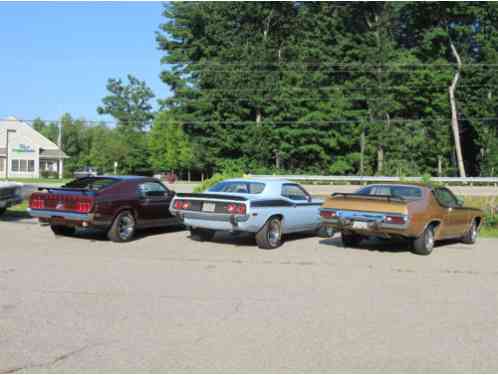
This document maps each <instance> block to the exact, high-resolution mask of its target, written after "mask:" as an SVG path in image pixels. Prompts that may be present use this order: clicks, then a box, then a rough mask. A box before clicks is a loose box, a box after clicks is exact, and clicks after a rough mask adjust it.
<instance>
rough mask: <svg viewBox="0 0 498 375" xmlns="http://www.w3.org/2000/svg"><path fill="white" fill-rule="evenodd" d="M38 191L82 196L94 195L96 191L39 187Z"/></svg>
mask: <svg viewBox="0 0 498 375" xmlns="http://www.w3.org/2000/svg"><path fill="white" fill-rule="evenodd" d="M38 191H67V192H73V193H83V194H91V195H93V194H96V191H93V190H88V189H80V188H64V187H50V186H40V187H38Z"/></svg>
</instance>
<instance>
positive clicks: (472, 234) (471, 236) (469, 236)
mask: <svg viewBox="0 0 498 375" xmlns="http://www.w3.org/2000/svg"><path fill="white" fill-rule="evenodd" d="M477 234H478V233H477V223H476V221H475V220H472V224H471V225H470V228H469V230H468V231H467V233H465V236H463V238H462V242H463V243H466V244H469V245H472V244H475V243H476V241H477Z"/></svg>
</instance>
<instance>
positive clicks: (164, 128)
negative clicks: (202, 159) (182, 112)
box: [148, 112, 193, 171]
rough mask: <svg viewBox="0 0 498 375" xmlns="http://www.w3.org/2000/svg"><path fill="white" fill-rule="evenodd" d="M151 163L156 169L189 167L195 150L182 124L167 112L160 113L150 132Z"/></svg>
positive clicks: (167, 169) (166, 169)
mask: <svg viewBox="0 0 498 375" xmlns="http://www.w3.org/2000/svg"><path fill="white" fill-rule="evenodd" d="M148 145H149V150H150V164H151V165H152V168H154V170H156V171H169V170H173V171H175V170H179V169H189V168H191V167H192V163H193V151H192V147H191V145H190V142H189V140H188V138H187V136H186V134H185V133H184V131H183V127H182V124H181V123H180V122H178V121H175V120H174V118H172V117H171V115H170V114H169V113H167V112H161V113H159V114H158V115H157V116H156V118H155V120H154V123H153V125H152V129H151V130H150V132H149V134H148Z"/></svg>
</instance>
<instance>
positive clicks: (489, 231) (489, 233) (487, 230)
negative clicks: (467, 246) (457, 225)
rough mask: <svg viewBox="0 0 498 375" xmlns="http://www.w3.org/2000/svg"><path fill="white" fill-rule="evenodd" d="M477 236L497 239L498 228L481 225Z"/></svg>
mask: <svg viewBox="0 0 498 375" xmlns="http://www.w3.org/2000/svg"><path fill="white" fill-rule="evenodd" d="M479 234H480V235H481V236H482V237H494V238H496V237H498V227H489V226H486V225H483V226H482V228H481V230H480V232H479Z"/></svg>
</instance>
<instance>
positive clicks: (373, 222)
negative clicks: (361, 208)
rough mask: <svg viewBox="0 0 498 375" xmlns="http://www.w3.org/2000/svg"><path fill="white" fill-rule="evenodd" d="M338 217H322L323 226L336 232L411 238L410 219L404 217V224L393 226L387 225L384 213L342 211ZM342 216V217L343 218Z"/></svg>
mask: <svg viewBox="0 0 498 375" xmlns="http://www.w3.org/2000/svg"><path fill="white" fill-rule="evenodd" d="M322 210H323V211H335V210H329V209H322ZM336 212H338V213H339V215H338V216H335V217H330V218H324V217H321V221H322V225H323V226H325V227H329V228H333V229H334V230H336V231H350V232H357V233H361V234H366V235H372V236H375V235H397V236H409V233H408V230H409V226H410V220H409V217H408V216H406V215H402V216H403V217H404V218H405V223H404V224H391V223H386V222H385V221H384V218H385V216H386V214H383V213H375V214H369V213H366V212H365V213H363V212H354V211H349V212H347V214H344V213H345V212H344V211H342V212H340V211H336ZM341 214H342V216H341ZM355 223H361V227H357V226H356V224H355Z"/></svg>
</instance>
